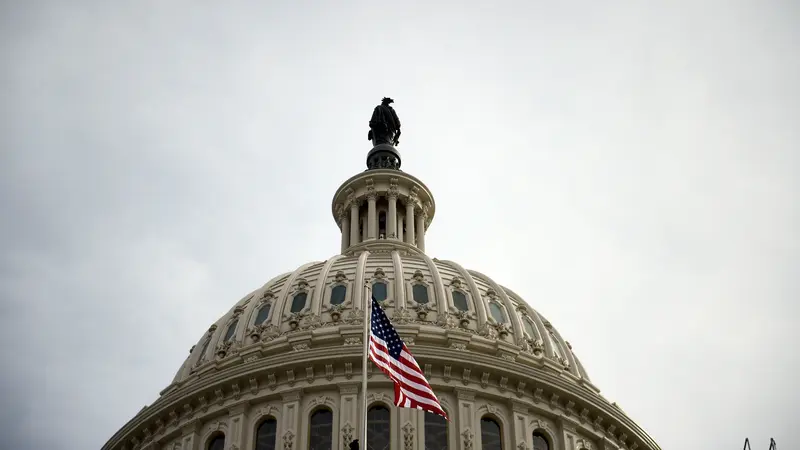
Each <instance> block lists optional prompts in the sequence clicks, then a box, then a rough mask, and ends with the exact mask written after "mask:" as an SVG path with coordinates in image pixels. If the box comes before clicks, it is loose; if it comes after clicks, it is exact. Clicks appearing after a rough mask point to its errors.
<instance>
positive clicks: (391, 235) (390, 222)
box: [339, 191, 428, 253]
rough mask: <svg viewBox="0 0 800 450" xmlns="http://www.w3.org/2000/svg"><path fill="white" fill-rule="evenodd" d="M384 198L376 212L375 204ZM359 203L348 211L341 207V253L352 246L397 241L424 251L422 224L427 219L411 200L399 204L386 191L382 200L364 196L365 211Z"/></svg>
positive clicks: (376, 196) (353, 201)
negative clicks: (376, 241) (384, 240)
mask: <svg viewBox="0 0 800 450" xmlns="http://www.w3.org/2000/svg"><path fill="white" fill-rule="evenodd" d="M384 198H385V199H386V200H387V202H386V203H383V205H381V206H380V208H379V205H378V201H379V200H381V199H384ZM362 202H363V200H360V199H352V200H351V201H350V203H349V211H348V207H345V208H343V209H342V211H341V213H340V215H339V221H340V225H341V230H342V242H341V244H342V245H341V247H342V250H341V251H342V253H344V252H345V251H347V249H348V248H350V247H351V246H353V245H356V244H360V243H362V242H367V241H371V240H377V239H391V240H397V241H401V242H405V243H407V244H410V245H413V246H415V247H417V248H418V249H420V250H421V251H423V252H424V251H425V222H426V220H427V216H428V215H427V211H426V209H425V208H421V207H420V206H419V205H418V204H417V202H416V199H415V198H414V197H413V196H410V197H409V198H408V199H406V200H404V201H402V203H400V202H398V194H397V193H396V192H391V191H390V192H389V193H388V195H386V196H385V197H384V196H379V195H378V194H376V193H374V192H370V193H368V194H367V195H366V203H367V208H366V211H364V210H363V209H362V207H361V206H362V204H363V203H362ZM398 207H399V209H400V210H399V211H398ZM381 224H382V225H383V226H382V227H381Z"/></svg>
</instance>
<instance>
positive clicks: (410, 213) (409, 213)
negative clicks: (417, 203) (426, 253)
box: [406, 197, 414, 245]
mask: <svg viewBox="0 0 800 450" xmlns="http://www.w3.org/2000/svg"><path fill="white" fill-rule="evenodd" d="M406 242H407V243H409V244H411V245H414V199H413V198H412V197H409V198H408V201H407V202H406Z"/></svg>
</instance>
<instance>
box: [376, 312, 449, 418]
mask: <svg viewBox="0 0 800 450" xmlns="http://www.w3.org/2000/svg"><path fill="white" fill-rule="evenodd" d="M369 359H371V360H372V362H373V363H375V365H376V366H378V368H380V369H381V371H382V372H383V373H385V374H386V376H388V377H389V378H390V379H391V380H392V381H393V382H394V387H395V389H394V404H395V405H396V406H399V407H403V408H416V409H421V410H424V411H429V412H432V413H434V414H438V415H440V416H443V417H444V418H446V419H447V414H445V412H444V410H443V409H442V405H441V404H439V400H438V399H437V398H436V394H434V393H433V389H431V386H430V384H429V383H428V380H426V379H425V374H424V373H423V372H422V369H420V367H419V364H417V361H416V359H415V358H414V355H412V354H411V352H410V351H409V350H408V347H406V345H405V344H404V343H403V341H402V339H400V336H399V335H398V334H397V331H396V330H395V329H394V327H393V326H392V324H391V322H390V321H389V318H388V317H386V313H384V312H383V308H381V306H380V304H378V302H377V301H375V298H373V299H372V318H371V320H370V339H369ZM448 420H449V419H448Z"/></svg>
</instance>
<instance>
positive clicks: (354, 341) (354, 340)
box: [344, 336, 361, 345]
mask: <svg viewBox="0 0 800 450" xmlns="http://www.w3.org/2000/svg"><path fill="white" fill-rule="evenodd" d="M344 345H361V336H356V337H348V338H344Z"/></svg>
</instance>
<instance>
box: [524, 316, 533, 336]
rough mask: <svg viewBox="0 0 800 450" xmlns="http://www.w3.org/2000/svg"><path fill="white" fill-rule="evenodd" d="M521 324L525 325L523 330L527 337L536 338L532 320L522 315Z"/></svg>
mask: <svg viewBox="0 0 800 450" xmlns="http://www.w3.org/2000/svg"><path fill="white" fill-rule="evenodd" d="M522 324H523V325H525V332H526V333H528V337H529V338H531V339H535V338H536V328H535V327H536V325H534V323H533V320H531V318H530V317H528V316H523V317H522Z"/></svg>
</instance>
